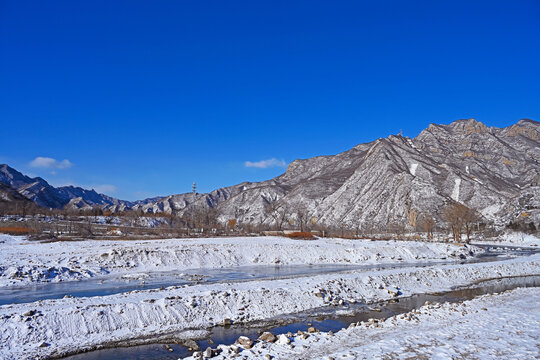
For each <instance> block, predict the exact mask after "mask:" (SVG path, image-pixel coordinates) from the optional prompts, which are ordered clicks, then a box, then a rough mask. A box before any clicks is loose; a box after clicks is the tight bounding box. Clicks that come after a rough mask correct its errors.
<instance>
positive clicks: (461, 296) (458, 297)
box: [64, 276, 540, 360]
mask: <svg viewBox="0 0 540 360" xmlns="http://www.w3.org/2000/svg"><path fill="white" fill-rule="evenodd" d="M519 287H540V276H522V277H511V278H502V279H496V280H487V281H483V282H480V283H476V284H474V285H472V286H469V287H465V288H456V289H453V290H450V291H445V292H439V293H433V294H417V295H413V296H411V297H406V298H399V299H394V300H390V301H383V302H379V303H376V304H369V305H366V304H355V305H351V306H348V307H347V306H346V307H337V308H336V307H332V308H324V309H318V310H317V311H314V312H310V313H305V314H296V315H294V317H287V318H281V319H275V320H274V321H273V324H272V323H268V324H267V325H265V326H245V325H238V326H234V325H233V326H230V327H223V326H218V327H215V328H213V329H212V330H211V335H210V336H209V337H208V338H206V339H203V340H199V341H198V342H197V343H198V344H199V346H200V347H201V348H202V349H205V348H206V347H208V346H210V347H212V348H215V347H216V346H217V344H225V345H229V344H232V343H234V342H235V341H236V339H238V337H239V336H248V337H250V338H251V339H256V338H257V337H258V334H259V333H260V332H261V331H271V332H272V333H274V334H282V333H287V332H289V331H290V332H293V333H294V332H297V331H298V330H302V331H307V328H308V327H309V326H314V327H315V328H316V329H318V330H320V331H334V332H336V331H339V330H341V329H343V328H346V327H348V326H349V324H351V323H353V322H358V321H367V320H368V319H370V318H373V319H387V318H389V317H392V316H394V315H399V314H402V313H406V312H409V311H412V310H414V309H418V308H419V307H421V306H422V305H424V303H425V302H426V301H430V302H431V303H442V302H453V303H455V302H462V301H465V300H471V299H474V298H475V297H478V296H480V295H485V294H494V293H500V292H503V291H507V290H512V289H516V288H519ZM337 310H340V313H344V312H345V313H346V314H336V313H337ZM169 349H172V352H171V351H170V350H169ZM190 355H191V351H189V350H188V349H187V348H186V347H185V346H182V345H179V344H170V343H169V344H164V343H161V344H149V345H138V346H131V347H117V348H110V349H102V350H96V351H91V352H87V353H83V354H78V355H73V356H69V357H65V358H64V359H65V360H113V359H122V358H124V359H135V360H143V359H159V360H165V359H178V358H182V357H186V356H190Z"/></svg>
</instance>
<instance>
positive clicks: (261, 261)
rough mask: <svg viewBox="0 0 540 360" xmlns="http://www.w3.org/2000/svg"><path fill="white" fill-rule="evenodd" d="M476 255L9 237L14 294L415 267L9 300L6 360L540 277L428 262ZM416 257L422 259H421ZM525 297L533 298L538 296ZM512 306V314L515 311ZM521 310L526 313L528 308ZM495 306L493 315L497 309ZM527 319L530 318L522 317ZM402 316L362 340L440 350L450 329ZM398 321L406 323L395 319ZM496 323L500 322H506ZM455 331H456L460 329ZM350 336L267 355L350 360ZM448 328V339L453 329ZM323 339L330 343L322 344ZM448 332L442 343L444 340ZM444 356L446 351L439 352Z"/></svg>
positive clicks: (428, 249) (364, 244)
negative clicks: (116, 282) (98, 283)
mask: <svg viewBox="0 0 540 360" xmlns="http://www.w3.org/2000/svg"><path fill="white" fill-rule="evenodd" d="M471 251H472V253H473V254H474V253H475V252H476V253H481V252H482V251H483V250H481V249H478V248H475V247H464V246H462V245H451V244H437V243H422V242H402V241H359V240H342V239H319V240H315V241H298V240H290V239H285V238H279V237H262V238H225V239H223V238H221V239H196V240H195V239H194V240H174V239H173V240H148V241H81V242H69V243H66V242H56V243H45V244H42V243H31V242H28V241H27V240H26V239H24V238H21V237H12V236H5V235H2V236H1V237H0V254H1V255H0V257H1V266H2V270H1V271H2V272H1V276H0V278H1V285H2V286H3V287H4V289H9V287H10V285H19V286H20V285H22V284H36V283H43V284H47V282H53V283H54V282H58V281H68V280H69V281H74V280H77V279H87V278H96V277H97V278H99V277H106V276H112V275H125V276H129V275H130V274H131V275H135V277H137V276H139V274H142V273H145V272H155V271H172V270H175V271H179V272H181V271H185V270H186V269H194V268H200V269H202V268H219V267H230V266H245V265H251V266H253V265H263V266H264V265H285V264H332V263H339V264H351V265H352V264H355V265H365V264H380V263H388V264H402V263H410V265H407V266H405V267H396V268H387V269H379V270H359V269H355V270H349V271H343V272H337V273H327V274H317V275H309V276H297V277H290V278H280V279H263V280H261V279H258V280H249V279H247V280H245V281H237V282H219V283H201V284H199V283H193V284H190V285H182V286H171V287H167V288H157V289H150V290H135V291H130V292H124V293H118V294H114V295H108V296H92V297H75V298H73V297H69V296H67V297H64V298H57V299H50V300H40V301H35V302H29V303H22V304H8V305H2V306H0V329H2V332H1V334H0V358H1V359H27V358H28V359H33V358H47V357H58V356H62V355H67V354H71V353H76V352H80V351H86V350H92V349H97V348H100V347H102V346H104V345H105V346H114V345H119V344H135V343H145V342H155V341H157V340H160V339H161V340H163V339H168V340H170V339H175V340H180V339H198V338H202V337H204V336H206V335H207V334H208V330H209V329H210V328H211V327H212V326H216V325H219V324H222V323H223V322H224V321H228V320H230V321H231V322H233V323H235V324H250V323H253V322H260V321H269V320H270V321H273V320H275V319H279V318H282V317H287V316H294V315H295V314H297V313H301V312H307V311H310V312H315V313H316V312H317V311H318V309H321V308H324V307H328V306H335V307H336V309H340V308H341V307H343V306H345V305H347V304H355V303H375V302H378V301H380V300H388V299H392V298H396V297H407V296H411V295H413V294H419V293H426V292H438V291H446V290H450V289H451V288H452V287H455V286H464V285H469V284H472V283H474V282H477V281H481V280H485V279H491V278H501V277H508V276H520V275H538V274H540V254H535V255H532V256H522V257H517V258H511V259H501V260H499V261H492V262H481V263H464V264H460V263H459V262H456V261H454V262H453V263H445V264H431V265H429V266H425V262H427V261H442V259H447V260H449V259H455V260H459V259H463V258H470V257H471ZM415 262H416V263H419V265H423V266H415V265H414V263H415ZM518 293H519V292H518ZM533 296H535V297H533ZM529 297H531V299H537V297H538V293H533V295H529ZM501 304H502V303H501ZM500 306H501V307H503V305H500ZM424 310H425V311H427V312H428V314H427V315H425V316H426V320H428V322H431V321H432V320H433V319H436V318H440V319H446V318H448V316H447V315H444V314H446V313H444V312H445V311H446V312H452V311H454V310H451V309H450V308H448V309H447V307H446V306H443V307H442V308H425V309H424ZM507 310H508V311H512V308H509V309H507ZM514 310H515V311H516V312H520V311H521V310H522V309H520V308H515V309H514ZM493 311H494V312H496V311H498V310H497V308H495V309H494V310H493ZM439 312H440V313H441V314H439ZM443 313H444V314H443ZM437 314H439V315H437ZM418 316H420V315H418ZM430 316H431V318H430ZM479 316H480V315H479ZM430 319H432V320H430ZM529 320H530V321H532V320H531V319H527V321H529ZM433 321H434V320H433ZM441 321H442V320H441ZM512 321H513V320H512ZM516 321H517V320H516ZM395 322H396V324H397V325H396V324H394V323H392V321H390V320H389V321H388V324H387V325H383V328H381V329H382V330H381V329H380V328H376V329H371V328H369V329H368V328H365V329H364V330H363V331H366V332H369V334H367V335H365V336H368V335H369V336H372V337H373V338H372V340H371V342H373V343H374V344H376V339H378V337H377V336H376V335H377V332H379V331H387V333H388V337H387V340H384V339H383V337H381V339H382V340H381V341H382V342H381V344H386V345H385V346H383V347H381V350H380V351H381V354H384V353H385V352H386V351H390V350H388V349H391V348H392V346H394V345H395V347H394V348H392V349H393V351H397V352H400V353H401V352H403V353H404V354H405V353H406V350H407V346H408V345H409V343H410V344H412V346H413V345H415V344H418V342H420V341H424V339H425V341H427V342H426V349H423V350H422V351H424V350H425V351H429V349H430V348H431V349H433V351H442V350H440V349H439V348H437V346H436V344H435V343H436V341H437V338H438V337H441V336H443V335H444V334H442V333H437V332H433V331H432V334H427V335H425V336H424V334H421V333H419V334H417V338H415V337H414V336H413V334H415V332H414V329H412V328H411V329H409V328H408V327H407V326H412V325H413V323H415V322H414V321H413V322H411V323H410V324H409V322H407V323H405V322H404V321H402V320H399V319H397V320H395ZM401 323H402V325H399V324H401ZM399 326H403V329H407V331H409V334H411V335H410V337H408V338H406V339H405V338H404V339H395V341H397V343H392V342H391V341H390V339H391V338H392V331H395V332H394V335H393V336H395V334H396V333H399V332H400V330H398V328H399ZM422 326H427V325H422ZM486 326H487V325H486ZM493 326H494V328H496V327H497V326H503V325H500V324H499V325H497V324H493ZM536 326H538V324H536ZM386 328H388V329H386ZM435 328H436V327H434V329H435ZM361 329H362V327H359V328H358V329H356V328H355V329H354V330H351V331H361ZM392 329H394V330H392ZM419 329H420V330H421V329H422V328H419ZM372 330H373V333H371V331H372ZM426 331H427V328H426ZM439 331H443V330H442V329H439ZM454 331H457V328H456V329H454ZM347 334H348V333H347V332H344V333H343V334H340V333H338V334H335V335H334V336H330V335H328V334H327V335H320V339H319V340H316V339H317V337H319V335H317V336H315V335H313V336H312V338H311V340H309V338H308V339H305V341H308V342H307V343H306V344H310V342H309V341H312V342H317V343H318V341H321V346H320V347H317V346H315V345H314V347H313V349H314V351H313V352H311V351H309V352H307V351H308V350H305V349H304V350H302V344H301V341H300V339H293V345H294V346H293V347H292V348H291V347H290V346H289V345H286V346H284V347H283V348H274V346H278V344H275V345H272V347H271V348H270V349H271V355H273V356H277V355H279V356H278V357H276V358H283V359H290V358H296V351H304V352H306V353H309V354H313V356H315V357H317V356H319V357H323V358H328V357H324V356H326V354H327V353H328V352H324V351H326V350H324V349H326V348H328V349H329V350H328V351H330V353H334V352H336V353H339V352H340V351H342V350H344V349H351V350H350V351H352V355H351V354H349V353H348V351H346V352H345V353H344V354H338V356H337V357H336V359H337V358H342V355H345V358H346V357H349V358H351V357H352V358H354V357H355V355H354V354H355V353H356V354H360V353H363V351H365V350H366V349H367V348H366V346H367V345H362V344H363V342H362V340H361V339H362V337H360V338H357V337H356V336H352V335H347ZM527 334H528V333H527ZM447 335H448V337H451V336H452V333H448V334H447ZM324 336H328V337H329V338H328V339H326V340H325V338H324ZM362 336H364V335H362ZM478 336H480V335H478ZM527 336H528V335H527ZM330 337H331V339H330ZM355 339H356V340H355ZM359 339H360V340H359ZM407 339H408V340H407ZM430 339H431V340H430ZM441 339H443V340H441V341H444V337H442V338H441ZM523 339H524V340H523V341H527V343H528V342H529V340H530V339H529V338H527V337H525V335H524V337H523ZM334 340H339V341H340V342H339V343H336V344H338V346H337V347H335V348H333V347H328V346H329V345H328V346H323V344H324V341H326V342H328V343H329V344H331V343H332V341H334ZM302 341H304V340H303V339H302ZM347 341H351V343H347ZM354 341H356V342H354ZM385 341H386V342H385ZM400 341H401V342H400ZM415 341H416V342H417V343H415ZM429 341H431V342H429ZM428 342H429V343H428ZM536 343H538V341H537V342H536ZM295 344H298V345H295ZM339 344H341V345H339ZM429 344H431V345H429ZM428 345H429V346H428ZM257 346H259V347H260V346H262V345H260V344H259V345H257ZM306 346H307V345H306ZM310 346H311V345H310ZM370 346H371V345H370ZM372 346H373V348H370V349H372V350H373V351H374V352H373V354H378V353H377V352H376V351H375V350H376V349H377V347H376V346H375V345H372ZM381 346H382V345H381ZM418 346H420V345H418ZM413 347H414V346H413ZM356 348H358V349H356ZM256 349H257V348H256ZM339 349H341V350H339ZM374 349H375V350H374ZM471 349H472V348H471ZM338 350H339V351H338ZM417 350H418V349H416V350H414V351H417ZM447 350H448V354H450V353H451V351H456V350H455V349H453V347H452V346H450V347H449V348H448V349H447ZM250 351H251V352H252V353H250V352H248V351H245V355H246V356H248V357H250V358H253V359H255V358H261V357H262V355H264V354H263V353H258V352H257V351H263V349H257V350H256V351H252V350H250ZM265 351H266V350H265ZM280 351H281V352H280ZM291 351H292V352H291ZM370 351H371V350H370ZM407 351H408V350H407ZM410 351H413V350H410ZM471 351H472V350H471ZM486 351H488V350H486ZM501 351H502V350H501ZM280 354H281V355H280ZM411 354H414V352H411ZM243 355H244V354H243ZM291 356H292V357H291ZM310 356H311V355H310ZM360 358H361V356H360ZM420 358H422V357H420ZM440 358H445V357H444V356H443V355H441V356H440ZM446 358H449V357H446ZM457 358H459V357H457ZM464 358H467V357H466V356H465V357H464ZM522 358H523V357H522ZM525 358H527V357H526V356H525Z"/></svg>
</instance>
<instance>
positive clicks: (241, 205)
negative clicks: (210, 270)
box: [140, 119, 540, 228]
mask: <svg viewBox="0 0 540 360" xmlns="http://www.w3.org/2000/svg"><path fill="white" fill-rule="evenodd" d="M539 184H540V124H539V123H538V122H535V121H532V120H521V121H519V122H518V123H517V124H514V125H512V126H510V127H507V128H494V127H491V128H489V127H487V126H486V125H484V124H482V123H480V122H478V121H476V120H474V119H468V120H458V121H456V122H454V123H452V124H450V125H435V124H432V125H430V126H429V127H428V128H427V129H425V130H423V131H422V132H421V133H420V134H419V135H418V136H417V137H415V138H412V139H411V138H407V137H402V136H390V137H388V138H384V139H378V140H376V141H373V142H371V143H367V144H360V145H357V146H355V147H354V148H352V149H351V150H348V151H346V152H343V153H341V154H338V155H335V156H320V157H315V158H311V159H305V160H296V161H293V162H292V163H291V164H290V165H289V167H288V169H287V172H286V173H285V174H283V175H281V176H278V177H276V178H274V179H271V180H268V181H263V182H260V183H242V184H239V185H236V186H231V187H227V188H222V189H219V190H216V191H213V192H212V193H209V194H197V195H193V194H182V195H173V196H168V197H166V198H163V199H161V200H159V201H157V202H155V203H149V204H145V205H143V206H140V208H141V209H143V210H144V211H152V212H161V211H164V212H172V211H174V212H175V213H177V214H180V215H181V214H182V213H183V212H185V211H188V210H189V209H190V208H191V207H193V206H196V207H212V208H216V209H217V210H219V213H220V214H221V217H220V218H221V220H226V219H237V221H239V222H242V223H252V224H261V223H263V224H270V223H272V222H273V219H272V217H270V216H269V215H268V214H267V213H266V212H265V210H264V209H265V206H266V205H267V204H268V203H269V202H272V201H275V200H278V201H279V202H281V203H282V204H287V205H288V206H289V207H290V208H291V209H293V208H295V207H299V206H300V207H303V208H305V209H306V210H307V212H308V213H309V214H310V219H311V220H312V221H313V222H315V223H317V224H321V225H324V226H329V225H330V226H335V225H338V224H346V225H347V226H353V227H356V226H364V227H366V226H375V227H379V228H380V227H384V226H387V225H388V224H391V223H398V224H403V223H408V219H409V218H410V217H411V214H417V215H418V216H419V215H421V214H428V215H432V216H434V217H435V218H438V217H440V215H441V212H442V209H443V207H444V206H446V205H447V204H449V203H451V202H452V201H457V202H460V203H463V204H465V205H466V206H468V207H471V208H474V209H476V210H478V211H479V212H480V213H481V214H482V215H483V217H484V219H485V220H493V221H496V222H499V223H500V224H503V223H504V222H508V221H513V220H516V219H519V218H520V217H528V218H529V219H527V220H528V221H532V222H535V223H536V224H538V222H539V220H540V216H539V211H540V207H539V202H540V187H539ZM290 212H291V216H290V217H291V218H294V215H293V214H292V213H293V212H294V211H290Z"/></svg>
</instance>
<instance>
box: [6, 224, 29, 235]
mask: <svg viewBox="0 0 540 360" xmlns="http://www.w3.org/2000/svg"><path fill="white" fill-rule="evenodd" d="M33 232H34V231H33V230H32V229H30V228H27V227H23V226H4V227H0V233H4V234H9V235H28V234H31V233H33Z"/></svg>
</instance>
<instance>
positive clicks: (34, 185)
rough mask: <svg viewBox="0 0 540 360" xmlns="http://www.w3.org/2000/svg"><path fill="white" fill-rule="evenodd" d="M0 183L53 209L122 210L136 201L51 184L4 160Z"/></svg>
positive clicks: (0, 168)
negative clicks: (32, 176)
mask: <svg viewBox="0 0 540 360" xmlns="http://www.w3.org/2000/svg"><path fill="white" fill-rule="evenodd" d="M0 184H2V185H3V186H4V187H6V188H9V189H11V190H12V191H13V190H15V191H16V192H17V193H18V194H20V195H22V196H24V197H25V198H27V199H30V200H32V201H33V202H34V203H36V204H37V205H39V206H42V207H46V208H52V209H61V208H65V207H67V208H70V209H91V208H93V207H102V208H105V207H116V208H117V209H118V210H124V209H126V208H131V207H132V206H135V205H136V204H137V203H138V202H129V201H124V200H118V199H115V198H113V197H110V196H107V195H104V194H99V193H97V192H96V191H95V190H93V189H92V190H87V189H83V188H81V187H75V186H61V187H54V186H52V185H50V184H49V183H48V182H47V181H45V180H44V179H42V178H40V177H36V178H31V177H28V176H26V175H23V174H22V173H20V172H19V171H17V170H15V169H13V168H12V167H10V166H8V165H6V164H3V165H0ZM157 200H158V199H157V198H154V199H149V200H148V201H157ZM142 202H144V200H142Z"/></svg>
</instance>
